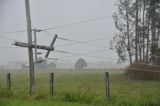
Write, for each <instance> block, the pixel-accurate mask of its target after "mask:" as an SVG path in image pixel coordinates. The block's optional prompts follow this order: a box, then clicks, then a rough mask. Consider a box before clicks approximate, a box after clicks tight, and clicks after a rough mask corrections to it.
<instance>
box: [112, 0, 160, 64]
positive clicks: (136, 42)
mask: <svg viewBox="0 0 160 106" xmlns="http://www.w3.org/2000/svg"><path fill="white" fill-rule="evenodd" d="M116 4H117V8H118V10H117V12H116V13H114V15H113V18H114V20H115V26H116V29H117V33H116V36H115V37H114V40H113V42H112V43H113V44H112V47H113V49H116V51H117V53H118V55H119V60H120V61H122V62H125V61H126V60H127V59H129V61H130V64H132V63H134V62H133V59H132V58H133V57H135V59H134V60H135V62H144V63H145V64H148V63H153V64H154V65H159V64H160V53H159V51H160V49H159V47H158V44H159V35H160V33H159V29H160V23H159V19H160V10H159V6H160V5H159V4H160V1H159V0H117V3H116Z"/></svg>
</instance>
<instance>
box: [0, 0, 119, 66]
mask: <svg viewBox="0 0 160 106" xmlns="http://www.w3.org/2000/svg"><path fill="white" fill-rule="evenodd" d="M30 6H31V18H32V28H38V29H46V28H50V27H57V26H63V25H67V24H72V23H77V22H81V21H85V20H89V19H94V18H99V17H106V16H108V18H106V19H101V20H97V21H92V22H88V23H83V24H78V25H75V26H70V27H65V28H59V29H54V30H48V32H49V33H50V35H51V36H54V34H58V36H59V37H63V38H67V39H72V40H78V41H87V40H94V39H101V38H106V37H107V38H108V39H104V40H101V41H95V42H90V43H89V44H90V46H89V45H85V44H80V43H79V44H72V45H66V46H57V47H56V48H55V49H56V50H61V51H67V52H73V53H80V54H83V53H86V52H93V51H101V50H102V51H103V50H105V49H109V47H110V45H109V41H110V39H112V37H113V35H114V33H115V28H114V21H113V19H112V17H111V16H112V15H113V13H114V12H115V11H116V9H115V8H116V7H115V0H30ZM0 14H1V18H0V32H10V31H11V32H12V31H19V30H26V16H25V0H0ZM50 35H48V34H47V33H46V32H40V33H37V37H38V38H37V39H38V44H43V45H49V44H50V42H51V41H52V39H53V37H51V36H50ZM1 36H6V37H10V38H14V39H16V40H19V41H23V42H27V34H26V32H22V33H12V34H1ZM13 42H14V41H13V40H7V39H4V38H0V47H1V52H0V53H1V55H0V62H1V63H6V62H9V61H28V54H27V53H28V50H27V49H25V48H10V47H15V46H13V45H11V44H12V43H13ZM66 43H72V42H71V41H63V40H59V39H58V40H57V41H56V44H55V45H60V44H66ZM91 45H95V46H91ZM42 52H43V53H44V52H46V51H42ZM88 55H90V56H96V57H101V58H99V59H98V58H93V57H88V56H74V57H68V58H64V57H66V56H70V54H62V53H57V52H54V53H53V52H52V53H51V54H50V55H49V57H50V58H53V57H54V58H62V57H63V59H66V60H70V61H72V62H75V61H76V60H77V59H78V58H85V59H86V60H87V61H88V62H100V61H109V62H112V63H116V62H117V55H116V53H115V52H113V51H111V50H106V51H103V52H97V53H94V54H88ZM41 57H44V55H41ZM103 58H105V59H103ZM106 58H107V59H106Z"/></svg>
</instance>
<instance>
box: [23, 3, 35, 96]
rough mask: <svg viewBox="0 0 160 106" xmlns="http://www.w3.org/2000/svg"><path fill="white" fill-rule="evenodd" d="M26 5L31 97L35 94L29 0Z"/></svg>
mask: <svg viewBox="0 0 160 106" xmlns="http://www.w3.org/2000/svg"><path fill="white" fill-rule="evenodd" d="M25 5H26V19H27V33H28V53H29V69H30V95H32V94H33V93H34V90H35V83H34V62H33V51H32V27H31V17H30V5H29V0H25Z"/></svg>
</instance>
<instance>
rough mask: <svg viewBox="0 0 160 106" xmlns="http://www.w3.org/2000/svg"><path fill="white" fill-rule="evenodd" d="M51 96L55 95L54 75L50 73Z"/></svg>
mask: <svg viewBox="0 0 160 106" xmlns="http://www.w3.org/2000/svg"><path fill="white" fill-rule="evenodd" d="M50 95H54V73H50Z"/></svg>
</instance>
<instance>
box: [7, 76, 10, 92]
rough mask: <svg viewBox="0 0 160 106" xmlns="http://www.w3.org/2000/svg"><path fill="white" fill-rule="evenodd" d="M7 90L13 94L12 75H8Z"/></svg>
mask: <svg viewBox="0 0 160 106" xmlns="http://www.w3.org/2000/svg"><path fill="white" fill-rule="evenodd" d="M7 90H8V92H9V93H11V74H10V73H7Z"/></svg>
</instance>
